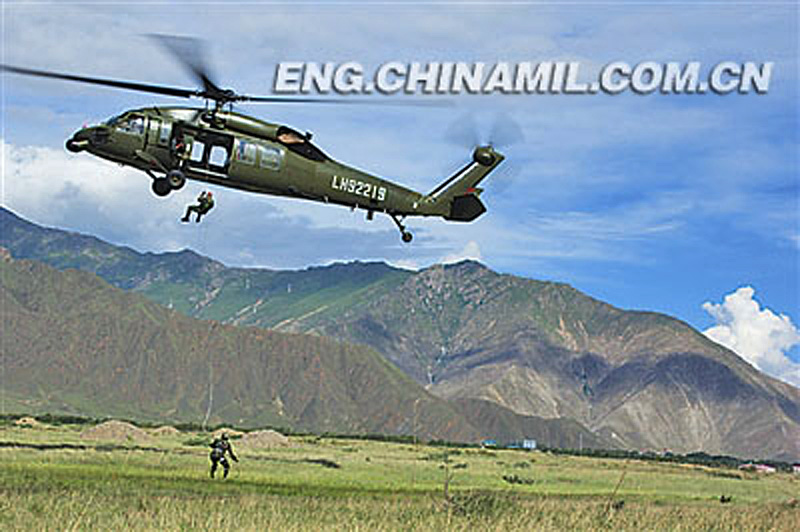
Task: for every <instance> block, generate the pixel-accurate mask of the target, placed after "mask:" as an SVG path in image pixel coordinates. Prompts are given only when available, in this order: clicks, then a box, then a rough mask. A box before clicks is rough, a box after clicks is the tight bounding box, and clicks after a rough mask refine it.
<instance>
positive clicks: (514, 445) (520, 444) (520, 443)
mask: <svg viewBox="0 0 800 532" xmlns="http://www.w3.org/2000/svg"><path fill="white" fill-rule="evenodd" d="M506 448H507V449H526V450H528V451H532V450H534V449H536V440H517V441H512V442H511V443H509V444H508V445H506Z"/></svg>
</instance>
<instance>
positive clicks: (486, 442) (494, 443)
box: [481, 440, 497, 447]
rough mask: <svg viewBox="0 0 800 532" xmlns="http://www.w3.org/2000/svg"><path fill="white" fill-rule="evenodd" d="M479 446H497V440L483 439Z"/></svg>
mask: <svg viewBox="0 0 800 532" xmlns="http://www.w3.org/2000/svg"><path fill="white" fill-rule="evenodd" d="M481 447H497V440H483V441H482V442H481Z"/></svg>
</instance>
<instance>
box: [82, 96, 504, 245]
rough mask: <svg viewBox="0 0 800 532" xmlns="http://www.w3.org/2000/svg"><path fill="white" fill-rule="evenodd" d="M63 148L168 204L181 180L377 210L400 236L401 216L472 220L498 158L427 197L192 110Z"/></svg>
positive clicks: (280, 135)
mask: <svg viewBox="0 0 800 532" xmlns="http://www.w3.org/2000/svg"><path fill="white" fill-rule="evenodd" d="M67 149H69V150H70V151H73V152H80V151H84V150H85V151H88V152H89V153H91V154H93V155H96V156H98V157H101V158H103V159H107V160H109V161H113V162H116V163H119V164H122V165H127V166H132V167H134V168H137V169H139V170H142V171H144V172H146V173H147V174H148V175H150V177H151V178H153V182H152V188H153V192H154V193H155V194H156V195H158V196H166V195H168V194H169V193H170V192H171V191H173V190H177V189H180V188H182V187H183V185H184V184H185V182H186V180H187V179H191V180H197V181H203V182H207V183H212V184H215V185H219V186H223V187H230V188H235V189H240V190H246V191H249V192H257V193H263V194H270V195H277V196H288V197H294V198H302V199H307V200H313V201H319V202H324V203H333V204H338V205H344V206H347V207H350V208H353V209H356V208H358V209H363V210H366V211H367V213H368V214H367V217H368V218H369V219H371V218H372V215H373V213H374V212H384V213H386V214H388V215H390V216H391V217H392V219H393V220H394V221H395V223H396V224H397V225H398V227H399V228H400V230H401V233H402V235H403V240H405V241H410V239H411V236H410V233H407V231H405V228H404V226H403V225H402V223H401V222H400V221H399V220H400V219H402V218H404V217H405V216H410V215H416V216H441V217H444V218H445V219H447V220H454V221H471V220H473V219H475V218H477V217H478V216H480V215H481V214H482V213H483V212H485V207H484V206H483V204H482V203H480V200H479V199H478V195H479V194H480V189H477V188H475V186H476V185H477V183H478V182H479V181H480V180H482V179H483V178H484V177H485V176H486V175H487V174H488V173H489V172H491V171H492V170H493V169H494V168H495V167H496V166H497V165H498V164H500V162H502V160H503V156H502V155H501V154H500V153H498V152H496V151H495V150H494V149H493V148H492V147H491V146H483V147H478V148H476V149H475V151H474V153H473V157H472V159H473V160H472V161H471V162H470V163H469V164H467V165H466V166H465V167H464V168H462V170H461V171H459V172H458V173H457V174H455V175H453V176H452V177H451V178H450V179H449V180H448V181H446V182H445V183H443V184H442V186H440V187H437V189H435V190H434V191H433V192H432V193H430V194H421V193H419V192H416V191H414V190H411V189H408V188H405V187H403V186H400V185H397V184H395V183H392V182H390V181H388V180H386V179H382V178H380V177H377V176H374V175H371V174H369V173H366V172H363V171H361V170H358V169H355V168H352V167H349V166H347V165H344V164H341V163H339V162H337V161H335V160H333V159H331V158H330V157H328V156H327V155H326V154H324V153H323V152H322V151H321V150H320V149H319V148H317V147H316V146H315V145H314V144H312V143H311V140H310V135H309V134H301V133H299V132H297V131H295V130H292V129H291V128H288V127H286V126H282V125H277V124H271V123H268V122H264V121H261V120H258V119H256V118H253V117H250V116H246V115H243V114H240V113H235V112H227V111H223V110H216V111H213V112H212V111H209V110H207V109H197V108H190V107H148V108H142V109H135V110H130V111H126V112H124V113H122V114H121V115H119V116H116V117H114V118H111V119H109V120H107V121H106V122H104V123H103V124H101V125H98V126H92V127H87V128H84V129H81V130H79V131H78V132H76V133H75V134H74V135H73V137H72V138H70V139H69V140H68V141H67Z"/></svg>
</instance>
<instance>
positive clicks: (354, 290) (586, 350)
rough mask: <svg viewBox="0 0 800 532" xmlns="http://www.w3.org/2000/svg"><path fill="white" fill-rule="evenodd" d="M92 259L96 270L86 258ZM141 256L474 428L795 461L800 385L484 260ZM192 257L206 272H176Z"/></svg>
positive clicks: (24, 240)
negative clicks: (551, 428)
mask: <svg viewBox="0 0 800 532" xmlns="http://www.w3.org/2000/svg"><path fill="white" fill-rule="evenodd" d="M0 216H2V218H0V222H3V220H6V221H7V222H5V223H3V226H5V228H3V229H2V231H1V232H0V245H7V246H9V247H10V248H11V250H12V253H14V254H17V253H18V252H20V251H22V252H24V253H25V254H27V255H28V256H34V257H36V258H39V259H41V260H45V261H47V262H50V263H52V264H55V265H57V266H61V267H63V266H65V265H70V266H80V267H84V268H88V269H90V270H92V271H96V272H97V273H98V274H100V275H105V276H107V278H108V279H109V280H110V281H112V282H114V280H115V279H117V281H116V282H117V284H119V285H120V286H123V284H122V279H123V278H125V275H128V274H125V275H118V276H117V277H115V275H116V274H115V273H113V272H115V271H118V272H124V271H126V269H127V268H128V266H127V264H129V262H128V259H119V261H118V262H117V263H116V266H115V267H114V268H112V269H111V272H112V273H111V274H109V273H108V272H106V273H104V269H103V268H108V264H109V262H108V261H106V262H103V261H99V260H98V259H97V258H96V257H97V256H98V255H101V256H102V255H103V254H102V253H98V251H97V246H98V245H99V244H98V243H97V242H94V241H92V242H89V243H87V242H79V240H77V239H86V238H90V237H80V236H76V235H68V234H65V233H63V232H60V231H58V230H52V229H49V230H48V229H41V228H36V229H31V228H29V227H27V226H26V225H25V224H28V223H27V222H24V221H22V220H19V219H18V218H16V217H13V215H12V214H10V213H8V212H7V211H6V212H5V213H3V212H2V211H0ZM10 217H13V218H10ZM8 220H11V221H10V222H8ZM28 225H32V224H28ZM3 226H0V228H2V227H3ZM33 227H36V226H33ZM39 230H41V231H46V232H50V233H48V235H49V236H48V237H47V238H46V239H43V238H42V237H41V236H37V235H36V231H39ZM37 241H44V242H45V243H44V244H37ZM98 242H99V241H98ZM105 245H106V246H108V245H107V244H105ZM109 249H110V251H109V252H108V253H112V254H113V253H122V252H123V251H124V250H123V251H119V252H116V251H114V250H116V249H117V248H113V246H110V247H109ZM87 256H88V257H94V258H92V259H91V260H90V261H89V264H88V265H87V264H77V262H80V261H83V262H86V261H87V260H88V259H86V257H87ZM138 257H139V258H138V259H136V260H144V259H143V258H142V257H147V256H146V255H144V256H138ZM147 258H148V260H151V261H154V263H158V264H161V266H158V267H151V269H150V270H148V271H147V272H144V271H141V270H140V269H139V268H138V267H137V268H134V270H135V272H136V273H135V275H134V276H133V277H131V279H134V281H132V282H131V283H130V284H131V286H130V288H133V289H135V290H139V291H141V292H142V293H144V294H146V295H147V296H148V297H150V298H152V299H154V300H156V301H160V302H162V303H166V304H169V303H172V304H173V306H174V308H176V309H181V310H182V311H184V312H186V313H188V314H194V315H200V316H213V317H215V318H217V319H221V320H223V321H227V322H229V323H241V324H247V323H249V324H256V325H260V326H265V327H271V328H273V329H275V330H280V331H289V332H304V333H308V332H311V333H314V334H317V335H320V336H328V337H333V338H337V339H340V340H343V341H347V342H354V343H358V344H363V345H367V346H370V347H372V348H374V349H375V350H376V351H378V352H379V353H381V354H382V355H383V356H385V357H386V358H387V359H388V360H390V361H391V362H392V363H393V364H395V365H396V366H397V367H399V368H400V369H402V370H403V372H404V373H406V374H407V375H409V376H411V377H412V378H413V379H414V380H416V381H417V382H418V383H419V384H421V385H424V386H425V387H426V388H427V389H428V391H430V392H431V393H433V394H434V395H436V396H438V397H441V398H444V399H449V400H452V401H455V402H454V403H453V404H455V405H458V404H462V405H463V404H472V405H473V406H474V407H476V408H477V405H480V408H477V410H478V411H479V412H481V413H482V414H481V415H478V414H475V415H474V416H473V418H472V419H473V421H474V419H478V418H481V419H488V418H489V417H492V415H490V414H485V413H486V412H488V411H489V410H490V408H489V406H490V405H488V404H487V403H491V405H494V406H498V407H504V408H506V409H507V410H510V411H512V412H513V415H516V416H521V417H522V418H525V419H529V420H530V419H538V418H546V419H573V420H575V421H577V422H579V423H581V424H583V425H584V426H586V427H588V428H589V429H590V430H591V431H592V432H593V433H594V434H596V435H598V436H599V437H600V438H603V439H605V440H606V441H613V442H615V443H616V444H617V445H620V446H624V447H629V448H640V449H657V450H660V449H664V448H667V449H670V450H672V451H675V452H691V451H698V450H703V451H706V452H710V453H726V454H734V455H739V456H752V457H774V458H782V459H790V460H797V459H800V390H798V389H797V388H795V387H792V386H790V385H788V384H784V383H781V382H778V381H776V380H774V379H772V378H769V377H767V376H765V375H763V374H761V373H759V372H758V371H757V370H755V369H754V368H753V367H751V366H750V365H749V364H747V363H745V362H744V361H743V360H742V359H741V358H739V357H738V356H736V355H735V354H734V353H732V352H731V351H729V350H727V349H725V348H723V347H721V346H719V345H717V344H714V343H713V342H711V341H710V340H708V339H707V338H706V337H705V336H703V335H702V334H700V333H698V332H697V331H695V330H694V329H692V328H691V327H690V326H688V325H687V324H685V323H682V322H680V321H678V320H675V319H673V318H670V317H668V316H664V315H660V314H655V313H648V312H630V311H624V310H621V309H617V308H614V307H612V306H610V305H607V304H605V303H602V302H600V301H597V300H594V299H592V298H590V297H588V296H586V295H584V294H581V293H580V292H579V291H577V290H575V289H574V288H572V287H570V286H567V285H564V284H558V283H549V282H539V281H533V280H529V279H523V278H519V277H515V276H510V275H501V274H498V273H496V272H493V271H491V270H489V269H488V268H486V267H484V266H482V265H480V264H478V263H475V262H464V263H460V264H456V265H450V266H435V267H432V268H429V269H426V270H423V271H421V272H407V271H403V270H397V269H394V268H391V267H389V266H386V265H384V264H359V263H355V264H348V265H334V266H330V267H324V268H311V269H309V270H303V271H294V272H274V271H267V270H244V269H232V268H225V267H224V266H222V265H219V264H218V263H214V262H213V261H210V260H209V259H204V258H202V257H198V256H196V255H194V254H193V253H191V252H182V253H178V254H164V255H155V256H152V257H147ZM158 261H161V262H158ZM190 263H191V264H197V265H202V266H193V267H194V268H195V270H194V273H186V274H183V273H180V272H188V271H190V270H191V268H190V266H188V265H189V264H190ZM104 265H105V266H104ZM159 268H161V269H159ZM154 272H158V273H157V275H156V273H154ZM148 275H150V279H149V280H147V276H148ZM153 276H155V277H156V280H153ZM465 401H480V402H479V403H465ZM498 416H499V414H497V415H494V417H495V418H497V417H498ZM512 418H513V416H511V417H509V416H508V415H506V414H505V413H504V419H506V420H507V422H508V423H510V425H507V426H508V427H510V428H509V429H508V430H509V432H508V433H509V434H511V433H513V432H514V430H515V428H514V427H519V426H520V423H523V420H522V419H521V418H513V419H514V421H513V422H511V421H509V420H510V419H512ZM523 424H524V423H523Z"/></svg>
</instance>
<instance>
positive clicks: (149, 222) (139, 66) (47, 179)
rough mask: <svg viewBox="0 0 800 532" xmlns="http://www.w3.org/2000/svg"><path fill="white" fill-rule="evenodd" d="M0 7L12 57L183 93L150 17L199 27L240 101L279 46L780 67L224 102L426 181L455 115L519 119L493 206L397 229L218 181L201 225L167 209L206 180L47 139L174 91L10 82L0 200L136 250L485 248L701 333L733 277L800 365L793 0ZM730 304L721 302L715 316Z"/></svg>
mask: <svg viewBox="0 0 800 532" xmlns="http://www.w3.org/2000/svg"><path fill="white" fill-rule="evenodd" d="M2 14H3V20H2V25H3V32H2V34H3V38H2V45H3V49H2V56H3V61H4V62H5V63H9V64H14V65H24V66H28V67H31V68H43V69H50V70H56V71H68V72H76V73H82V74H86V75H94V76H99V77H111V78H122V79H131V80H138V81H144V82H151V83H160V84H167V85H174V86H180V87H191V86H192V85H193V80H192V79H191V78H190V77H189V76H188V75H187V74H186V73H185V72H184V70H183V69H181V68H180V66H178V65H177V64H176V63H175V62H174V60H173V59H172V58H171V57H169V56H168V55H167V54H165V53H164V52H163V51H162V50H161V49H159V48H158V47H157V46H155V45H154V43H153V42H152V41H150V40H148V39H147V38H146V37H144V36H143V34H146V33H166V34H178V35H192V36H196V37H200V38H204V39H207V41H208V43H207V53H208V59H209V63H210V64H211V66H212V68H213V71H214V72H215V74H216V77H217V79H218V80H219V82H220V84H221V85H223V86H234V87H235V88H236V89H237V90H238V91H240V92H245V93H250V94H268V93H269V92H270V91H271V88H272V81H273V80H272V78H273V73H274V69H275V64H276V63H277V62H279V61H318V62H325V61H334V62H344V61H357V62H359V63H362V64H364V65H365V66H369V65H379V64H381V63H384V62H387V61H401V62H410V61H423V62H424V61H437V60H438V61H469V62H473V61H485V62H487V63H496V62H498V61H510V62H516V61H534V62H539V61H548V60H549V61H555V60H574V61H580V63H581V68H582V69H585V70H586V71H590V70H591V69H592V68H597V67H599V66H601V65H604V64H607V63H609V62H611V61H625V62H628V63H631V64H635V63H637V62H640V61H645V60H652V61H678V62H681V63H685V62H688V61H701V62H702V64H703V66H704V67H710V66H713V65H714V64H716V63H719V62H720V61H756V62H765V61H773V62H774V63H775V66H774V71H773V75H772V80H771V84H770V89H769V93H768V94H766V95H755V94H749V95H739V94H728V95H724V96H720V95H715V94H705V95H691V96H678V95H662V94H658V93H655V94H650V95H637V94H633V93H624V94H621V95H617V96H610V95H604V94H598V95H593V96H588V95H578V96H575V95H518V96H510V95H501V94H494V95H470V96H460V97H451V98H450V99H451V100H453V101H454V102H455V103H456V107H455V108H453V109H427V108H405V107H404V108H392V107H358V108H355V107H350V106H342V107H335V106H331V107H325V106H313V107H311V106H299V105H294V106H292V105H275V106H250V107H247V108H242V109H240V110H244V111H247V112H251V113H252V114H255V115H256V116H259V117H261V118H262V119H265V120H268V121H273V122H278V123H286V124H289V125H292V126H294V127H296V128H297V129H301V130H310V131H313V132H314V135H315V140H316V142H317V143H318V144H319V145H320V146H321V147H322V148H323V149H324V150H325V151H326V152H327V153H328V154H330V155H331V156H333V157H334V158H336V159H338V160H340V161H342V162H345V163H348V164H351V165H353V166H356V167H358V168H361V169H364V170H367V171H370V172H372V173H375V174H378V175H381V176H384V177H387V178H391V179H395V180H397V181H399V182H401V183H403V184H405V185H407V186H410V187H412V188H416V189H418V190H420V191H427V190H430V189H432V188H433V187H434V186H435V185H436V184H438V183H439V182H440V181H441V180H442V179H444V178H445V177H446V176H447V175H449V174H450V173H452V172H453V171H454V170H455V169H457V168H458V167H459V166H460V165H461V164H463V163H464V162H465V161H466V160H467V158H468V157H469V152H470V150H469V148H467V147H464V146H457V145H454V144H453V143H452V142H449V141H448V140H447V131H448V128H449V127H451V125H452V124H454V123H457V121H458V120H459V119H460V118H461V117H464V116H471V117H473V118H475V119H476V121H477V122H478V123H479V125H480V126H481V127H482V129H483V130H487V131H488V130H489V129H490V128H491V124H492V123H493V121H494V119H495V116H497V115H499V114H506V115H511V116H513V117H514V119H515V121H516V122H517V123H518V124H519V125H520V127H521V128H522V129H523V132H524V136H525V140H524V141H523V142H520V143H517V144H515V145H513V146H511V147H509V148H508V149H506V150H505V153H506V155H507V157H508V159H507V164H506V166H507V168H505V169H503V171H502V172H501V175H498V176H495V175H493V176H490V178H489V180H488V181H487V182H486V189H487V190H486V192H485V195H484V202H485V203H486V204H487V206H488V208H489V212H488V213H487V214H486V215H484V216H483V217H482V218H480V219H479V220H478V221H476V222H475V223H472V224H468V225H464V224H453V223H446V222H443V221H441V220H420V221H416V220H412V221H411V222H410V223H409V227H410V228H411V229H412V230H413V231H414V233H415V240H414V242H413V243H412V244H411V245H404V244H402V243H401V242H400V240H399V238H398V235H397V232H396V229H395V228H394V225H393V224H392V222H391V221H390V220H389V219H388V218H386V217H380V216H379V217H376V219H375V220H374V221H372V222H366V221H365V220H364V216H363V213H360V212H356V213H351V212H350V211H349V210H346V209H343V208H337V207H326V206H320V205H316V204H311V203H306V202H300V201H292V200H284V199H276V198H271V197H266V196H255V195H248V194H245V193H241V192H236V191H226V190H222V189H220V190H217V194H216V195H217V199H218V206H217V209H216V210H215V211H214V212H213V213H212V215H211V216H209V218H208V219H207V221H206V222H204V223H203V224H201V226H199V227H196V226H191V227H187V226H183V225H181V224H179V223H178V222H177V220H178V217H179V214H180V213H181V211H182V209H183V206H184V205H185V204H186V203H187V202H189V201H191V200H192V199H193V198H194V197H195V196H196V195H197V193H198V191H199V190H200V189H201V187H200V186H199V185H190V186H187V187H186V189H184V190H183V191H182V192H181V193H180V194H173V195H172V196H170V197H169V198H168V199H158V198H155V197H154V196H152V194H151V193H150V191H149V183H148V178H147V177H146V176H145V175H144V174H139V173H136V172H134V171H131V170H129V169H124V168H120V167H118V166H116V165H113V164H111V163H108V162H105V161H100V160H97V159H94V158H92V157H91V156H90V155H87V154H78V155H73V154H69V153H67V152H66V151H65V150H64V149H63V142H64V140H65V139H66V138H68V137H69V136H70V135H71V134H72V133H73V132H74V131H75V130H76V129H78V128H79V127H80V126H81V125H83V124H84V123H92V122H98V121H100V120H103V119H105V118H107V117H109V116H111V115H114V114H117V113H119V112H120V111H122V110H124V109H129V108H135V107H139V106H145V105H151V104H160V105H181V104H183V102H181V101H176V100H174V99H168V98H160V97H153V96H150V95H144V94H135V93H126V92H121V91H114V90H110V89H103V88H95V87H90V86H77V85H71V84H67V83H61V82H54V81H48V80H39V79H23V78H19V77H12V76H4V77H3V78H2V83H3V103H4V105H3V110H2V113H3V117H2V118H3V121H2V140H3V143H4V150H3V165H4V166H3V183H2V203H3V205H5V206H6V207H9V208H11V209H12V210H14V211H15V212H17V213H18V214H20V215H22V216H24V217H27V218H29V219H31V220H33V221H36V222H39V223H43V224H48V225H55V226H59V227H63V228H68V229H72V230H77V231H82V232H89V233H92V234H95V235H97V236H99V237H101V238H104V239H106V240H109V241H112V242H114V243H118V244H124V245H129V246H132V247H134V248H136V249H139V250H142V251H164V250H173V249H180V248H183V247H190V248H193V249H196V250H198V251H199V252H201V253H204V254H206V255H209V256H211V257H213V258H216V259H218V260H221V261H222V262H225V263H227V264H231V265H245V266H265V267H273V268H302V267H305V266H308V265H312V264H323V263H329V262H332V261H348V260H354V259H360V260H386V261H389V262H392V263H393V264H397V265H401V266H406V267H424V266H427V265H429V264H432V263H436V262H441V261H446V260H454V259H457V258H460V257H471V258H477V259H480V260H481V261H482V262H484V263H485V264H487V265H488V266H489V267H491V268H493V269H495V270H497V271H500V272H504V273H513V274H518V275H522V276H525V277H530V278H535V279H545V280H555V281H562V282H567V283H569V284H571V285H573V286H575V287H576V288H578V289H580V290H582V291H584V292H586V293H588V294H589V295H592V296H594V297H597V298H598V299H602V300H604V301H607V302H609V303H611V304H613V305H616V306H619V307H623V308H629V309H643V310H653V311H658V312H664V313H667V314H670V315H673V316H676V317H678V318H680V319H683V320H685V321H687V322H689V323H690V324H692V325H694V326H695V327H697V328H698V329H701V330H704V329H707V328H709V327H712V326H722V325H725V324H724V323H721V322H720V320H721V319H722V318H721V313H717V314H716V315H714V314H713V313H711V312H709V311H708V307H707V308H706V309H704V308H703V304H704V303H706V302H710V303H712V304H722V303H723V301H724V299H723V298H724V297H725V296H726V295H733V294H735V293H736V291H737V289H739V288H741V287H746V286H749V287H752V288H753V292H752V293H750V292H746V291H745V292H739V293H738V294H739V295H746V296H748V297H750V298H751V300H750V301H751V302H752V298H755V300H757V301H758V302H759V303H760V305H761V306H762V307H763V308H760V309H758V310H759V312H761V313H762V314H759V315H760V316H762V317H763V316H764V314H763V313H765V312H770V313H771V314H772V315H773V316H774V317H775V319H776V320H778V321H777V322H775V321H774V320H772V321H770V320H766V321H765V323H773V322H774V323H776V324H777V323H778V322H780V323H781V324H779V325H775V327H777V329H775V330H771V329H769V326H767V329H766V330H762V332H763V333H764V335H765V336H764V337H765V338H766V339H765V340H764V343H763V344H758V345H760V346H761V347H760V348H761V349H762V350H769V349H776V346H775V344H774V342H773V343H770V342H772V340H770V338H775V337H776V336H779V335H778V333H776V332H775V331H785V330H787V329H788V330H789V339H788V340H785V341H784V342H783V343H782V344H780V346H783V347H780V346H779V347H777V349H779V350H782V352H786V351H788V352H789V353H790V354H791V355H793V356H794V359H795V360H797V361H800V356H798V350H797V347H796V346H795V347H792V345H794V344H796V343H797V342H795V341H794V340H793V339H794V338H795V337H794V336H791V331H794V333H795V334H796V326H797V324H798V323H800V300H799V298H800V295H799V294H800V265H799V262H800V261H799V260H798V256H799V252H800V226H799V224H800V214H798V213H799V212H800V177H798V176H800V168H799V163H798V152H799V151H800V150H799V149H798V148H800V138H798V137H799V135H800V133H799V131H800V118H799V116H798V101H800V93H799V92H798V71H799V70H800V68H799V67H798V61H799V60H800V59H799V58H798V47H799V45H798V33H799V31H798V6H797V4H796V3H794V2H786V3H768V4H765V3H752V4H737V5H732V6H726V5H724V4H715V3H708V2H705V3H702V4H697V3H691V2H670V3H653V4H649V3H646V2H580V3H575V4H571V5H567V4H563V3H558V2H545V3H535V4H519V3H517V4H502V3H497V4H485V3H477V4H469V3H449V4H444V5H436V6H432V5H426V4H410V5H409V4H406V5H402V4H400V5H396V4H395V5H390V4H386V3H359V4H355V3H312V4H305V5H300V6H298V5H296V4H293V3H259V2H248V3H237V2H230V3H214V2H209V3H193V2H163V3H160V2H154V3H151V4H149V5H147V6H137V5H135V4H133V3H124V2H119V3H116V2H101V3H97V4H93V3H92V2H81V3H69V2H60V3H53V4H49V3H33V2H31V3H26V2H5V3H4V4H3V11H2ZM190 105H193V104H191V103H190ZM504 164H505V163H504ZM732 308H733V307H732ZM767 309H770V310H767ZM780 315H784V316H785V317H786V319H788V320H790V321H791V323H792V325H791V327H788V326H787V325H786V323H785V322H786V320H781V319H780ZM743 319H745V318H744V317H743V315H742V316H740V315H738V314H735V313H734V314H732V315H731V317H730V320H731V323H729V324H728V325H730V330H740V329H741V327H739V328H737V327H736V325H737V320H743ZM738 325H740V326H741V325H742V323H741V321H739V322H738ZM742 334H745V333H742ZM797 341H800V337H797ZM793 342H794V343H793ZM740 345H741V344H740ZM758 345H757V346H756V349H758V348H759V347H758ZM740 354H741V353H740ZM743 356H746V355H743ZM748 359H750V360H751V361H753V360H757V357H749V358H748ZM787 368H788V369H787ZM787 368H784V370H785V371H787V372H792V371H797V367H796V364H795V366H791V365H790V366H787ZM780 371H781V370H775V371H774V373H780ZM797 375H798V377H797V379H798V380H797V381H796V383H800V373H797Z"/></svg>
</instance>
